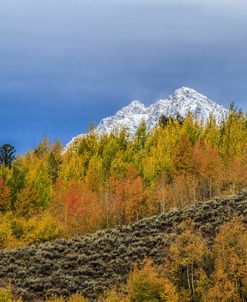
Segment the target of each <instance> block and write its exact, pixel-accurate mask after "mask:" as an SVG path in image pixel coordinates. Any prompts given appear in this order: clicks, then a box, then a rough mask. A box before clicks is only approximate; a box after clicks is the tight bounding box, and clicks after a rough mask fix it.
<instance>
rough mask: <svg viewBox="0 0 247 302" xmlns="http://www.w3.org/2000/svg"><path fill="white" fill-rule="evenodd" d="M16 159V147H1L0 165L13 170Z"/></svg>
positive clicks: (6, 145)
mask: <svg viewBox="0 0 247 302" xmlns="http://www.w3.org/2000/svg"><path fill="white" fill-rule="evenodd" d="M14 159H15V147H14V146H12V145H10V144H4V145H2V146H1V147H0V164H1V165H2V164H4V165H5V166H7V167H9V168H11V165H12V162H13V160H14Z"/></svg>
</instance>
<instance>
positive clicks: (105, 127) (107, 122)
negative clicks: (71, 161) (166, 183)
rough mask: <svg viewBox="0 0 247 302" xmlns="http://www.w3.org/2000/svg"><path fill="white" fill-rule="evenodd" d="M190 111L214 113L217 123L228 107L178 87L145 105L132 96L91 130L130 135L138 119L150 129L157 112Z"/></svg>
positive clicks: (204, 116)
mask: <svg viewBox="0 0 247 302" xmlns="http://www.w3.org/2000/svg"><path fill="white" fill-rule="evenodd" d="M189 112H190V113H191V114H192V115H193V116H194V117H195V118H196V119H198V120H199V121H204V122H205V121H207V119H208V118H209V116H210V115H213V116H215V118H216V121H217V122H218V123H219V122H220V121H221V120H222V119H223V117H225V116H226V115H227V114H228V110H227V109H225V108H224V107H223V106H220V105H219V104H217V103H216V102H214V101H212V100H210V99H208V98H207V97H206V96H204V95H202V94H200V93H199V92H197V91H195V90H194V89H191V88H187V87H182V88H180V89H177V90H176V91H175V92H174V94H172V95H170V96H169V97H168V98H167V99H161V100H159V101H157V102H155V103H153V104H152V105H150V106H149V107H146V106H145V105H144V104H142V103H141V102H139V101H137V100H135V101H133V102H131V103H130V104H129V105H128V106H125V107H123V108H122V109H121V110H119V111H118V112H117V113H116V114H115V115H113V116H110V117H107V118H104V119H103V120H101V122H100V123H99V125H98V126H97V127H96V129H95V131H96V133H97V134H102V133H111V132H112V131H114V130H119V129H122V128H125V129H126V130H127V131H128V132H129V134H130V135H131V136H133V135H134V134H135V132H136V130H137V129H138V127H139V125H140V123H141V121H142V120H145V122H146V125H147V130H152V129H153V128H154V127H155V126H156V125H157V123H158V121H159V118H160V116H161V115H165V116H174V117H175V116H177V114H180V115H181V116H182V117H185V116H186V115H187V114H188V113H189ZM83 135H84V134H81V135H79V136H77V137H75V138H73V139H72V140H71V141H70V142H69V143H68V144H67V145H66V147H65V149H66V150H67V149H68V148H69V147H70V146H71V145H72V144H73V143H74V141H75V140H77V138H79V137H82V136H83Z"/></svg>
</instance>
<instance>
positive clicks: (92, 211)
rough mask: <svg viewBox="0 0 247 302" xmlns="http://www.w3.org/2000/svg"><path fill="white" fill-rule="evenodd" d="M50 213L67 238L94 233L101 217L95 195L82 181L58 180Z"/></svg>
mask: <svg viewBox="0 0 247 302" xmlns="http://www.w3.org/2000/svg"><path fill="white" fill-rule="evenodd" d="M51 212H52V213H53V215H54V217H55V218H56V219H57V221H58V222H59V223H60V224H61V225H62V226H63V227H64V228H65V231H66V232H67V234H68V236H71V235H81V234H86V233H88V232H93V231H95V230H96V229H97V228H98V224H99V221H100V217H101V207H100V203H99V201H98V198H97V195H96V194H95V193H94V192H92V190H91V189H90V188H89V187H88V186H87V185H86V184H85V183H84V182H82V181H69V182H67V183H64V182H63V181H62V180H58V181H57V183H56V186H55V191H54V196H53V203H52V205H51Z"/></svg>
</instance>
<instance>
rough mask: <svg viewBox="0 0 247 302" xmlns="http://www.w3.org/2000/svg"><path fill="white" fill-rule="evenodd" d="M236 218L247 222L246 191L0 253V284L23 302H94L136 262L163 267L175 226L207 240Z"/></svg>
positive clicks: (127, 272) (124, 277)
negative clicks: (184, 225) (77, 299)
mask: <svg viewBox="0 0 247 302" xmlns="http://www.w3.org/2000/svg"><path fill="white" fill-rule="evenodd" d="M234 216H239V217H241V219H243V221H244V222H245V223H247V192H246V191H244V192H242V193H241V194H239V195H237V196H234V197H226V198H217V199H213V200H210V201H208V202H201V203H197V204H193V205H190V206H187V207H185V208H183V209H180V210H173V211H171V212H169V213H167V214H163V215H160V216H153V217H151V218H147V219H143V220H140V221H139V222H137V223H135V224H132V225H129V226H121V227H119V228H115V229H109V230H105V231H99V232H97V233H95V234H92V235H88V236H84V237H81V238H74V239H71V240H56V241H53V242H47V243H45V244H41V245H36V246H30V247H26V248H22V249H16V250H1V251H0V283H1V284H8V283H12V285H13V289H14V292H15V294H16V295H18V296H22V297H23V300H24V301H39V300H41V301H42V300H43V299H44V298H45V297H47V296H51V295H54V294H58V295H63V296H68V295H70V294H71V293H74V292H76V291H77V292H78V291H79V292H81V293H83V294H84V295H85V296H86V297H88V298H89V299H90V300H92V301H95V300H96V299H97V297H98V295H99V294H100V293H102V291H103V290H105V289H107V288H110V287H112V286H113V285H117V284H121V283H122V282H123V281H125V280H126V278H127V276H128V274H129V272H130V270H131V268H132V266H133V264H134V263H141V262H142V261H143V259H144V258H145V257H151V258H152V259H153V261H154V262H155V263H157V264H160V263H162V261H163V259H164V256H165V254H166V251H167V249H168V247H169V243H170V242H171V241H172V239H173V238H174V236H176V233H177V232H178V230H179V224H180V223H181V222H182V221H185V220H192V221H194V222H195V224H196V227H200V228H201V230H202V233H203V235H204V236H205V237H209V238H213V237H214V235H215V233H216V231H217V230H218V228H219V226H220V225H222V224H223V223H224V222H225V221H228V220H230V219H231V218H232V217H234Z"/></svg>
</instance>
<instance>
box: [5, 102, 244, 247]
mask: <svg viewBox="0 0 247 302" xmlns="http://www.w3.org/2000/svg"><path fill="white" fill-rule="evenodd" d="M10 149H11V148H10ZM10 149H9V147H8V148H7V151H8V150H9V154H10V158H11V160H10V161H7V162H5V161H4V160H2V161H1V163H2V165H1V167H0V248H13V247H20V246H24V245H30V244H33V243H40V242H44V241H47V240H52V239H55V238H61V237H64V238H70V237H73V236H77V235H83V234H86V233H89V232H94V231H96V230H98V229H103V228H110V227H115V226H118V225H122V224H128V223H132V222H135V221H137V220H139V219H141V218H143V217H147V216H151V215H156V214H162V213H164V212H167V211H169V210H170V209H172V208H181V207H183V206H185V205H187V204H189V203H194V202H196V201H199V200H206V199H209V198H212V197H214V196H217V195H220V194H234V193H236V192H238V191H239V190H241V189H242V188H244V187H246V185H247V118H246V115H245V114H244V113H242V112H240V111H238V110H236V109H234V108H231V110H230V114H229V117H228V118H227V119H226V120H224V121H223V122H222V123H221V124H220V125H217V123H216V121H215V119H214V118H213V117H211V118H210V119H209V120H208V122H207V123H206V124H203V123H199V122H198V121H196V120H194V119H193V117H192V116H191V115H188V116H187V117H186V118H185V119H184V120H182V119H181V118H162V119H161V120H160V124H159V125H157V127H156V128H155V129H154V130H153V131H152V132H150V133H147V131H146V126H145V123H144V122H143V123H142V124H141V125H140V127H139V129H138V130H137V132H136V134H135V136H134V137H133V138H130V137H129V136H128V134H127V133H126V131H124V130H122V131H121V132H116V133H112V134H111V135H102V136H97V135H96V134H95V133H94V132H93V131H90V132H89V133H88V134H87V135H86V136H85V137H82V138H80V139H78V140H77V141H76V142H75V143H74V145H73V146H72V147H71V148H70V149H69V150H67V151H66V152H64V151H63V148H62V146H61V144H60V143H59V142H55V143H54V144H50V143H49V142H48V140H47V139H43V141H42V142H41V143H40V145H39V146H38V147H37V148H35V149H34V150H31V151H28V152H26V153H25V154H24V155H22V156H20V155H18V156H17V157H16V158H15V159H14V158H13V152H12V151H14V150H13V149H11V150H10ZM0 156H1V154H0Z"/></svg>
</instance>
